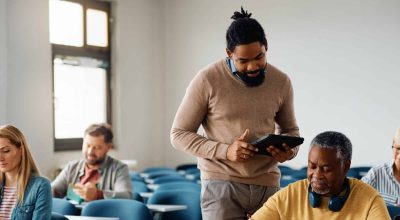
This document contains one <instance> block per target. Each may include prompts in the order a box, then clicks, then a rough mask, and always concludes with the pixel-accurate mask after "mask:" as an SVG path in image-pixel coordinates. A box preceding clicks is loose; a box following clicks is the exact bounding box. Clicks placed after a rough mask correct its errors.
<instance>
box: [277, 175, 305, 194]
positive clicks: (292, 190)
mask: <svg viewBox="0 0 400 220" xmlns="http://www.w3.org/2000/svg"><path fill="white" fill-rule="evenodd" d="M307 186H308V181H307V179H302V180H297V181H295V182H293V183H290V184H289V185H287V186H286V187H284V188H281V189H280V190H279V191H278V192H277V193H276V194H279V195H278V196H283V197H285V198H286V197H287V196H290V195H291V194H293V195H294V196H297V194H298V193H302V192H304V191H305V190H307Z"/></svg>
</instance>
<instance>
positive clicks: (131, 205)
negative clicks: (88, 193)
mask: <svg viewBox="0 0 400 220" xmlns="http://www.w3.org/2000/svg"><path fill="white" fill-rule="evenodd" d="M81 215H82V216H93V217H117V218H119V219H120V220H134V219H140V220H152V219H153V217H152V215H151V214H150V211H149V209H148V208H147V206H146V205H145V204H143V203H141V202H139V201H135V200H130V199H105V200H96V201H92V202H89V203H88V204H87V205H85V206H84V207H83V209H82V213H81Z"/></svg>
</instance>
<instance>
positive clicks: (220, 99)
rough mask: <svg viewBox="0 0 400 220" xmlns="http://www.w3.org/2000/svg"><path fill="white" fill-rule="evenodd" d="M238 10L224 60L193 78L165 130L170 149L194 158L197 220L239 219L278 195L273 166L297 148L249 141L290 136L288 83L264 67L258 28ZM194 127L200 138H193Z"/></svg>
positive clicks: (294, 130) (293, 130) (283, 76)
mask: <svg viewBox="0 0 400 220" xmlns="http://www.w3.org/2000/svg"><path fill="white" fill-rule="evenodd" d="M250 17H251V13H247V11H244V10H243V8H242V10H241V12H234V15H233V16H232V19H233V20H234V21H233V22H232V23H231V25H230V26H229V28H228V30H227V32H226V41H227V48H226V52H227V55H228V57H227V58H225V59H221V60H218V61H217V62H215V63H213V64H211V65H209V66H207V67H205V68H204V69H203V70H201V71H200V72H199V73H198V74H197V75H196V76H195V78H194V79H193V80H192V82H191V83H190V85H189V87H188V88H187V90H186V94H185V97H184V98H183V100H182V103H181V105H180V107H179V109H178V111H177V113H176V116H175V120H174V123H173V126H172V130H171V142H172V144H173V145H174V147H175V148H177V149H180V150H183V151H185V152H188V153H190V154H192V155H195V156H197V157H198V167H199V169H200V170H201V179H202V196H201V197H202V200H201V206H202V215H203V219H205V220H207V219H244V218H246V215H247V214H248V213H253V212H254V211H255V210H257V209H258V208H259V207H260V206H261V205H262V204H263V203H264V202H265V201H266V200H267V199H268V197H270V196H271V195H272V194H274V193H275V192H276V191H277V190H279V179H280V172H279V169H278V167H277V162H281V163H282V162H284V161H286V160H289V159H292V158H293V157H295V155H296V154H297V151H298V148H293V149H289V148H287V147H285V151H282V150H279V149H278V148H275V147H274V146H265V147H268V151H269V152H270V153H271V154H272V156H273V157H267V156H262V155H259V154H257V149H256V148H255V147H254V146H252V145H251V144H249V143H251V141H254V140H255V139H257V138H259V137H261V136H263V135H265V134H266V133H279V134H285V135H290V136H298V135H299V129H298V126H297V123H296V118H295V114H294V109H293V89H292V85H291V82H290V79H289V77H288V76H287V75H286V74H284V73H283V72H281V71H280V70H278V69H277V68H276V67H274V66H272V65H271V64H269V63H267V50H268V44H267V39H266V38H265V33H264V30H263V28H262V27H261V25H260V24H259V23H258V22H257V21H256V20H255V19H253V18H250ZM200 125H202V126H203V128H204V131H205V136H201V135H199V134H197V130H198V128H199V126H200Z"/></svg>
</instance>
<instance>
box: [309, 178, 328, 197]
mask: <svg viewBox="0 0 400 220" xmlns="http://www.w3.org/2000/svg"><path fill="white" fill-rule="evenodd" d="M316 182H318V183H319V184H321V183H322V184H323V185H325V186H326V187H325V188H324V189H317V188H316V187H313V185H314V183H316ZM310 184H311V188H312V190H313V191H314V192H316V193H318V194H320V195H326V194H328V193H329V192H330V186H329V185H328V184H327V183H326V182H325V181H320V180H311V183H310Z"/></svg>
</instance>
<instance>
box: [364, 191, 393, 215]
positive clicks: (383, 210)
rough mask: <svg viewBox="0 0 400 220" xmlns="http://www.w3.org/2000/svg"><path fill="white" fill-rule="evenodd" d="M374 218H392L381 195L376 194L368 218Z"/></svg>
mask: <svg viewBox="0 0 400 220" xmlns="http://www.w3.org/2000/svg"><path fill="white" fill-rule="evenodd" d="M374 219H382V220H383V219H387V220H390V216H389V212H388V209H387V207H386V204H385V202H384V201H383V199H382V198H381V197H380V196H376V197H375V199H374V200H373V202H372V204H371V208H370V210H369V213H368V218H367V219H366V220H374Z"/></svg>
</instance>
